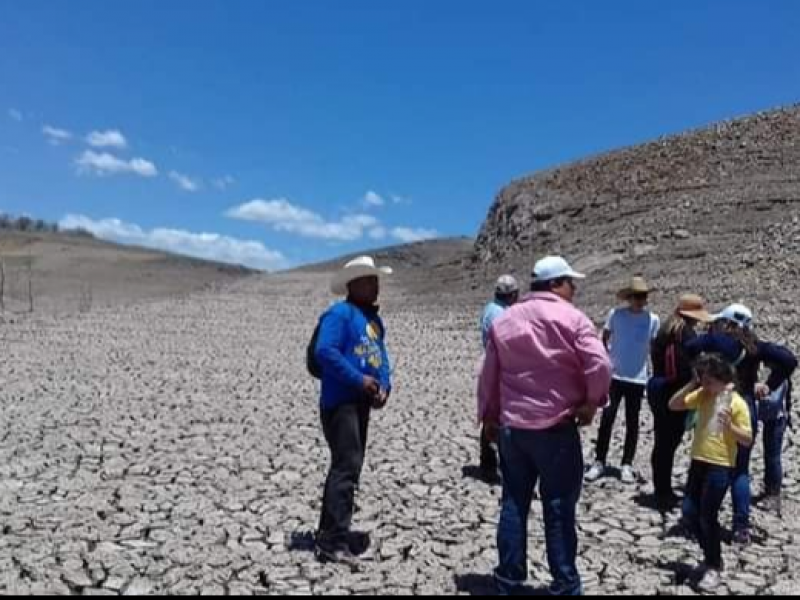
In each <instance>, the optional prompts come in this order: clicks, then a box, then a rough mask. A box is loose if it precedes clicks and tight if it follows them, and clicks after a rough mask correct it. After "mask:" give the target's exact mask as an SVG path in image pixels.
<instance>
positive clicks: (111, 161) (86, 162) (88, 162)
mask: <svg viewBox="0 0 800 600" xmlns="http://www.w3.org/2000/svg"><path fill="white" fill-rule="evenodd" d="M75 164H76V165H77V167H78V173H81V174H91V175H97V176H104V175H123V174H130V175H138V176H139V177H147V178H152V177H157V176H158V169H157V168H156V166H155V165H154V164H153V163H151V162H150V161H147V160H145V159H143V158H134V159H131V160H122V159H120V158H117V157H116V156H113V155H111V154H108V153H105V152H104V153H98V152H93V151H92V150H87V151H86V152H84V153H83V154H81V155H80V156H79V157H78V158H77V160H76V161H75Z"/></svg>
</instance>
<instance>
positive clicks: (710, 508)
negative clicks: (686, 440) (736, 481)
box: [686, 461, 733, 571]
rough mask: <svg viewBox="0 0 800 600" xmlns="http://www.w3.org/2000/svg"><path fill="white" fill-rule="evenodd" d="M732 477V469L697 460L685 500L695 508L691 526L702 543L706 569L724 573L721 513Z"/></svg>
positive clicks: (690, 474) (691, 472)
mask: <svg viewBox="0 0 800 600" xmlns="http://www.w3.org/2000/svg"><path fill="white" fill-rule="evenodd" d="M732 476H733V469H729V468H726V467H719V466H715V465H710V464H708V463H703V462H699V461H694V462H693V463H692V468H691V471H689V484H688V486H687V487H686V498H687V500H688V502H689V503H690V504H691V506H692V508H693V509H694V512H693V514H692V517H691V519H690V520H689V525H690V526H691V527H692V528H693V529H694V532H695V533H696V534H697V539H698V540H699V541H700V546H701V547H702V549H703V553H704V555H705V564H706V566H707V567H709V568H712V569H716V570H718V571H721V570H722V534H721V528H720V525H719V513H720V509H721V508H722V503H723V502H724V501H725V496H726V495H727V494H728V488H729V487H730V486H731V479H732Z"/></svg>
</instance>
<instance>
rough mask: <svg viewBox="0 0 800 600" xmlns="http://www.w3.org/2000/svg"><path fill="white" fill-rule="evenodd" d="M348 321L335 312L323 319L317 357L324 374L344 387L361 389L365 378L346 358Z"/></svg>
mask: <svg viewBox="0 0 800 600" xmlns="http://www.w3.org/2000/svg"><path fill="white" fill-rule="evenodd" d="M347 324H348V321H347V319H345V318H344V316H343V315H341V314H338V313H337V312H336V311H335V310H332V311H330V312H328V313H327V314H326V315H325V316H324V317H322V322H321V324H320V330H319V338H318V340H317V351H316V357H317V361H318V362H319V364H320V366H322V372H323V373H324V374H325V375H327V376H330V377H333V378H335V379H336V380H338V381H339V382H340V383H342V384H343V385H346V386H348V387H351V388H354V389H361V387H362V385H363V382H364V376H363V375H362V374H361V372H360V371H359V370H358V369H356V368H355V367H354V366H353V365H352V364H351V363H350V362H349V361H348V360H347V358H345V356H344V352H346V348H345V346H346V344H347Z"/></svg>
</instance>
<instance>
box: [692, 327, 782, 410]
mask: <svg viewBox="0 0 800 600" xmlns="http://www.w3.org/2000/svg"><path fill="white" fill-rule="evenodd" d="M685 348H686V351H687V352H688V353H689V354H690V355H691V356H698V355H699V354H701V353H703V352H715V353H718V354H721V355H722V356H723V357H725V359H726V360H728V361H729V362H730V363H732V364H735V365H737V368H736V370H737V373H738V377H739V382H738V383H739V388H740V391H741V392H742V393H743V394H744V395H745V397H747V398H752V397H753V396H754V394H755V387H756V383H758V371H759V369H760V367H761V365H766V366H767V367H768V368H769V370H770V375H769V378H768V379H767V386H769V389H770V390H771V391H773V392H774V391H775V390H777V389H778V388H780V387H781V385H783V383H784V382H786V381H787V380H789V379H791V377H792V374H793V373H794V371H795V370H796V369H797V358H796V357H795V355H794V354H793V353H792V352H791V351H790V350H789V349H788V348H785V347H783V346H779V345H778V344H770V343H767V342H758V352H757V353H756V354H755V355H751V354H747V352H746V351H745V348H744V346H742V344H741V343H740V342H739V341H738V340H735V339H734V338H732V337H731V336H728V335H725V334H724V333H710V334H707V335H701V336H698V337H696V338H694V339H693V340H691V341H689V342H687V343H686V344H685Z"/></svg>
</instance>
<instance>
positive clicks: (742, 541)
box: [733, 529, 753, 546]
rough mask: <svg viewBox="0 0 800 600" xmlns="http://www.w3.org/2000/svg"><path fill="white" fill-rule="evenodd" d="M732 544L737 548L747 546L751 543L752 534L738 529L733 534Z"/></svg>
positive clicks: (746, 530) (747, 530)
mask: <svg viewBox="0 0 800 600" xmlns="http://www.w3.org/2000/svg"><path fill="white" fill-rule="evenodd" d="M733 543H734V544H736V545H737V546H749V545H750V544H752V543H753V534H752V533H751V532H750V530H749V529H739V530H738V531H734V532H733Z"/></svg>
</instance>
